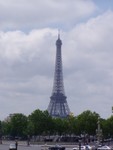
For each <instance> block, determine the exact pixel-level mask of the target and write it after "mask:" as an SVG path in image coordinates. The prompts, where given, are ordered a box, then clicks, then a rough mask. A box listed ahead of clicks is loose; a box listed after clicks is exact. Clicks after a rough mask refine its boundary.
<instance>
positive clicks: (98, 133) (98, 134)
mask: <svg viewBox="0 0 113 150" xmlns="http://www.w3.org/2000/svg"><path fill="white" fill-rule="evenodd" d="M97 125H98V126H97V129H96V136H97V141H98V144H100V141H101V140H102V129H101V128H100V118H99V117H98V121H97Z"/></svg>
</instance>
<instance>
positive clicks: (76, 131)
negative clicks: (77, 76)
mask: <svg viewBox="0 0 113 150" xmlns="http://www.w3.org/2000/svg"><path fill="white" fill-rule="evenodd" d="M99 117H100V116H99V114H97V113H96V112H91V111H90V110H87V111H84V112H82V113H81V114H80V115H78V116H73V115H70V116H69V117H68V118H63V119H61V118H52V117H51V116H50V115H49V114H48V112H47V111H41V110H39V109H37V110H35V111H34V112H32V113H31V114H30V115H29V116H26V115H24V114H21V113H18V114H13V115H11V116H10V117H8V118H7V119H5V120H4V121H0V136H6V137H7V136H12V137H14V138H15V137H23V138H26V137H27V136H28V135H29V136H37V135H70V136H71V135H81V134H84V133H85V134H88V135H92V136H95V135H96V129H97V127H98V125H97V122H98V118H99ZM100 126H101V129H102V133H103V137H104V138H109V137H113V130H112V127H113V116H111V117H109V118H108V119H102V118H100Z"/></svg>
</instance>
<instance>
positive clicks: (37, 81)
mask: <svg viewBox="0 0 113 150" xmlns="http://www.w3.org/2000/svg"><path fill="white" fill-rule="evenodd" d="M22 3H23V6H22ZM0 4H1V5H0V7H2V8H1V9H0V11H1V12H2V14H3V16H4V17H3V18H1V24H2V25H4V26H1V29H5V30H6V28H7V26H8V28H12V29H13V31H11V30H9V31H6V32H5V31H2V30H1V31H0V102H1V105H0V110H1V111H0V114H1V118H2V119H4V118H5V117H6V116H7V115H8V114H10V113H15V112H21V113H25V114H30V113H31V112H32V111H33V110H35V109H37V108H39V109H42V110H45V109H46V108H47V106H48V104H49V100H50V99H49V97H50V96H51V92H52V86H53V77H54V63H55V50H56V47H55V42H56V39H57V29H55V28H51V23H52V24H56V23H58V24H62V25H66V22H68V23H69V24H72V26H73V28H70V29H69V30H68V31H66V30H62V31H61V39H62V42H63V45H62V54H63V55H62V57H63V68H64V70H63V71H64V85H65V92H66V96H67V101H68V104H69V106H70V109H71V111H72V112H73V113H74V114H75V115H77V114H79V113H81V112H82V111H84V110H87V109H90V110H92V111H96V112H97V113H99V114H100V115H101V116H102V117H108V116H110V115H111V106H112V105H113V103H112V99H113V94H112V91H113V65H112V64H113V59H112V56H113V50H112V47H113V42H112V39H113V26H112V24H113V12H112V11H107V12H105V13H104V14H101V15H98V16H97V17H92V18H90V19H88V20H87V21H85V22H82V23H80V22H79V23H78V24H76V26H75V22H76V21H77V20H79V17H80V19H82V18H85V17H87V16H90V15H91V14H92V13H93V12H94V11H95V10H96V8H97V7H96V6H95V4H94V3H93V2H92V1H89V0H87V1H85V2H84V1H83V0H77V1H74V0H72V3H70V1H68V0H67V1H64V0H62V1H60V3H59V1H57V0H53V1H51V0H49V1H48V0H47V1H45V4H44V5H43V2H42V1H40V0H39V1H35V0H34V1H32V2H31V1H29V2H28V1H27V0H26V1H25V0H24V1H23V0H22V1H21V0H20V1H18V2H17V1H14V0H10V2H9V1H8V2H7V4H6V0H4V1H0ZM72 4H73V5H72ZM24 6H26V7H24ZM42 6H43V9H42ZM87 7H88V8H89V9H88V10H87V9H86V8H87ZM20 8H21V9H20ZM58 8H59V9H58ZM5 9H7V10H8V11H7V12H6V11H5ZM16 10H17V11H16ZM57 10H59V11H57ZM43 11H44V14H42V13H43ZM14 12H16V13H14ZM56 12H57V14H55V13H56ZM74 12H75V13H74ZM23 14H24V15H23ZM65 14H67V15H65ZM28 16H29V17H28ZM32 16H33V18H32ZM1 17H2V16H1ZM22 17H23V18H22ZM30 22H31V23H30ZM68 23H67V25H66V26H68V25H69V24H68ZM10 24H11V26H9V25H10ZM43 24H44V25H43ZM38 25H39V26H40V27H42V28H41V29H34V27H36V26H38ZM48 25H49V26H50V27H47V26H48ZM30 26H31V28H32V29H31V30H30V31H29V32H25V31H22V30H14V29H18V28H19V29H20V28H21V29H23V28H24V27H25V28H26V29H27V28H29V27H30ZM44 26H45V27H47V28H43V27H44ZM55 26H57V24H56V25H55ZM64 28H65V27H64ZM24 106H26V108H25V107H24ZM100 108H101V109H100Z"/></svg>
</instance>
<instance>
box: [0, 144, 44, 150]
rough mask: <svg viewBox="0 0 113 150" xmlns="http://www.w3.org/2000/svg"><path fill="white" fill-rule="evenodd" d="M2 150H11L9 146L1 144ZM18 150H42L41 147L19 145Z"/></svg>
mask: <svg viewBox="0 0 113 150" xmlns="http://www.w3.org/2000/svg"><path fill="white" fill-rule="evenodd" d="M0 150H9V144H5V145H4V144H1V145H0ZM17 150H41V146H38V145H36V146H32V145H31V146H26V145H19V146H18V149H17Z"/></svg>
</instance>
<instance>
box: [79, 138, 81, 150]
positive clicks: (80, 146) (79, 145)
mask: <svg viewBox="0 0 113 150" xmlns="http://www.w3.org/2000/svg"><path fill="white" fill-rule="evenodd" d="M79 150H81V140H79Z"/></svg>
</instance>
